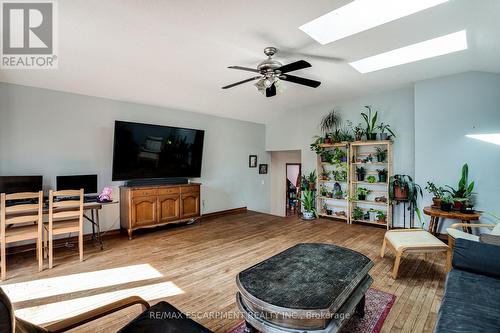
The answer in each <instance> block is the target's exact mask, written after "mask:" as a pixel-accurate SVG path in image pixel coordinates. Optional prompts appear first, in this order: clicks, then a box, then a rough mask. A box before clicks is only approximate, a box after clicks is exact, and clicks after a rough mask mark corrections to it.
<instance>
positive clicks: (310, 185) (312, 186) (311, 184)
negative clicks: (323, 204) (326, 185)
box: [309, 183, 316, 191]
mask: <svg viewBox="0 0 500 333" xmlns="http://www.w3.org/2000/svg"><path fill="white" fill-rule="evenodd" d="M315 188H316V184H314V183H309V189H310V190H311V191H312V190H314V189H315Z"/></svg>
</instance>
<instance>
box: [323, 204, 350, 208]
mask: <svg viewBox="0 0 500 333" xmlns="http://www.w3.org/2000/svg"><path fill="white" fill-rule="evenodd" d="M327 206H328V207H337V208H346V205H338V204H331V203H330V204H328V205H327Z"/></svg>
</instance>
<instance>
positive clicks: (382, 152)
mask: <svg viewBox="0 0 500 333" xmlns="http://www.w3.org/2000/svg"><path fill="white" fill-rule="evenodd" d="M375 150H376V151H377V152H376V154H375V155H376V156H377V162H385V159H386V158H387V149H383V148H380V147H376V148H375Z"/></svg>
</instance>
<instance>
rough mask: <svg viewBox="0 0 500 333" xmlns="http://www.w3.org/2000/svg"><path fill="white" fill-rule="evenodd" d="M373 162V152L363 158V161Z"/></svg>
mask: <svg viewBox="0 0 500 333" xmlns="http://www.w3.org/2000/svg"><path fill="white" fill-rule="evenodd" d="M371 162H373V156H372V154H369V155H368V156H366V157H365V158H364V159H363V163H371Z"/></svg>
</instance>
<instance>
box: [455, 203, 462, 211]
mask: <svg viewBox="0 0 500 333" xmlns="http://www.w3.org/2000/svg"><path fill="white" fill-rule="evenodd" d="M462 205H463V202H462V201H453V209H454V210H460V209H462Z"/></svg>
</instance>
